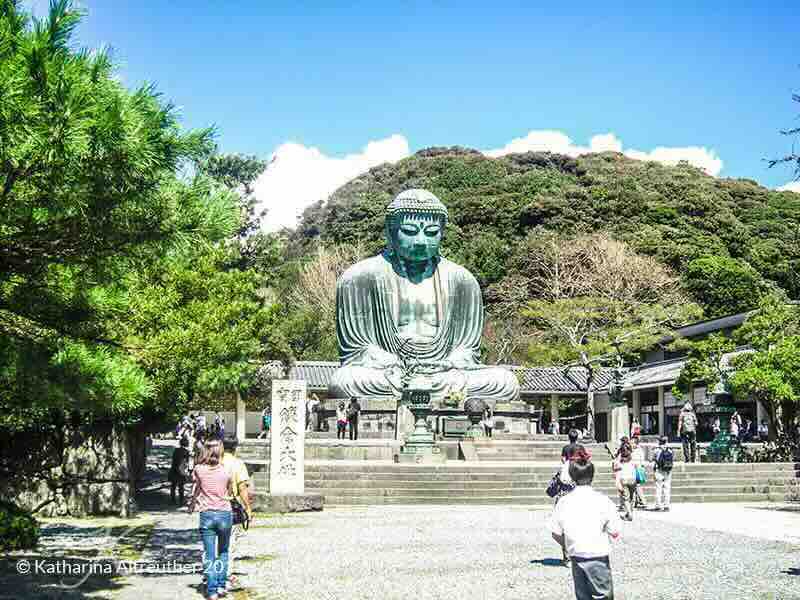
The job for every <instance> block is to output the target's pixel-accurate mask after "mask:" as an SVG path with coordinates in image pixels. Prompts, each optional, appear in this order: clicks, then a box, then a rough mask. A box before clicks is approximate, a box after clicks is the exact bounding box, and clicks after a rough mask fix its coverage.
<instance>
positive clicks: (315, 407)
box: [311, 394, 323, 431]
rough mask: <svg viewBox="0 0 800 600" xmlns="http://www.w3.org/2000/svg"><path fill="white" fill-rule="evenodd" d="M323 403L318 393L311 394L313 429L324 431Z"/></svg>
mask: <svg viewBox="0 0 800 600" xmlns="http://www.w3.org/2000/svg"><path fill="white" fill-rule="evenodd" d="M322 409H323V406H322V403H321V402H320V401H319V397H318V396H317V395H316V394H311V429H312V431H322Z"/></svg>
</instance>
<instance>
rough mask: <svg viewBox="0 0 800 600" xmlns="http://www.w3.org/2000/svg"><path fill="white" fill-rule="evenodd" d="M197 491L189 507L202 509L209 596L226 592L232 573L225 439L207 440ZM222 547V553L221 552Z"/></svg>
mask: <svg viewBox="0 0 800 600" xmlns="http://www.w3.org/2000/svg"><path fill="white" fill-rule="evenodd" d="M192 479H193V480H194V492H193V494H192V500H191V502H190V503H189V511H190V512H194V511H195V510H197V511H199V512H200V535H201V536H202V537H203V550H204V554H205V560H204V561H203V567H204V570H205V574H206V581H207V584H206V585H207V588H206V589H207V591H208V598H209V600H216V599H217V598H218V595H219V594H220V593H222V594H224V593H225V584H226V579H227V573H228V546H229V544H230V540H231V528H232V527H233V513H232V512H231V503H230V500H229V498H230V496H231V494H230V485H231V476H230V474H229V473H228V471H226V470H225V468H224V467H223V466H222V442H221V441H220V440H219V439H211V440H208V441H207V442H206V443H205V446H204V451H203V456H202V457H201V459H200V461H199V462H198V464H196V465H195V467H194V471H193V472H192ZM217 549H219V555H217Z"/></svg>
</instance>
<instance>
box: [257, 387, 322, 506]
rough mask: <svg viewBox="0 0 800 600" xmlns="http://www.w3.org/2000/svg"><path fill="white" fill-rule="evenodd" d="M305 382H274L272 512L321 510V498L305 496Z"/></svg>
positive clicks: (270, 486) (270, 501)
mask: <svg viewBox="0 0 800 600" xmlns="http://www.w3.org/2000/svg"><path fill="white" fill-rule="evenodd" d="M305 423H306V382H305V381H302V380H287V379H274V380H273V381H272V427H271V434H270V435H271V447H270V464H269V497H268V504H269V506H268V508H267V507H265V506H263V505H262V506H259V507H258V508H259V509H260V510H268V511H270V512H296V511H302V510H321V509H322V501H323V499H322V497H321V496H318V495H308V494H306V493H305V433H306V427H305Z"/></svg>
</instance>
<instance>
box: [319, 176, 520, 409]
mask: <svg viewBox="0 0 800 600" xmlns="http://www.w3.org/2000/svg"><path fill="white" fill-rule="evenodd" d="M447 219H448V214H447V208H446V207H445V206H444V204H442V202H441V201H440V200H439V199H438V198H437V197H436V196H434V195H433V194H432V193H430V192H428V191H426V190H419V189H412V190H406V191H404V192H401V193H400V194H398V195H397V197H396V198H395V199H394V200H393V201H392V202H391V203H390V204H389V206H388V207H387V208H386V226H385V234H386V249H385V250H384V252H382V253H381V254H379V255H378V256H374V257H372V258H368V259H365V260H362V261H360V262H358V263H357V264H355V265H353V266H352V267H350V268H349V269H348V270H347V271H345V272H344V273H343V274H342V276H341V277H340V278H339V281H338V282H337V285H336V331H337V336H338V341H339V356H340V359H341V363H342V365H341V367H340V368H339V369H338V370H337V371H336V372H335V373H334V375H333V377H332V379H331V381H330V383H329V385H328V394H329V396H330V397H333V398H346V397H350V396H359V397H364V396H395V397H396V396H398V395H399V394H400V390H401V388H402V383H401V374H402V370H401V364H402V360H401V359H408V358H412V359H416V360H417V361H419V362H420V363H422V365H423V366H424V367H425V368H424V369H423V371H424V374H421V375H417V376H416V377H415V380H414V387H417V388H419V387H423V388H426V389H429V390H430V391H431V395H432V397H433V398H434V399H440V398H442V397H443V396H445V395H446V394H447V393H448V392H449V391H460V392H464V393H465V395H466V397H467V398H476V399H481V400H484V401H485V402H486V403H487V404H488V405H490V406H494V404H495V403H496V402H509V401H511V400H516V399H517V397H518V396H519V383H518V382H517V379H516V377H515V376H514V375H513V373H511V372H510V371H508V370H506V369H503V368H501V367H489V366H485V365H481V364H480V363H479V362H478V358H479V348H480V340H481V333H482V331H483V304H482V301H481V293H480V288H479V287H478V282H477V281H476V280H475V278H474V277H473V276H472V274H471V273H470V272H469V271H467V270H466V269H465V268H464V267H461V266H459V265H457V264H455V263H453V262H451V261H449V260H447V259H446V258H443V257H441V256H440V255H439V246H440V245H441V242H442V237H443V235H444V230H445V227H446V225H447Z"/></svg>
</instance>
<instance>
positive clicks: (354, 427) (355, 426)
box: [350, 419, 358, 440]
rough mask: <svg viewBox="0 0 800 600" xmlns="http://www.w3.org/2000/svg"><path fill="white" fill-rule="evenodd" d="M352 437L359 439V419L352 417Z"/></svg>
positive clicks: (352, 438)
mask: <svg viewBox="0 0 800 600" xmlns="http://www.w3.org/2000/svg"><path fill="white" fill-rule="evenodd" d="M350 439H351V440H357V439H358V419H350Z"/></svg>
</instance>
